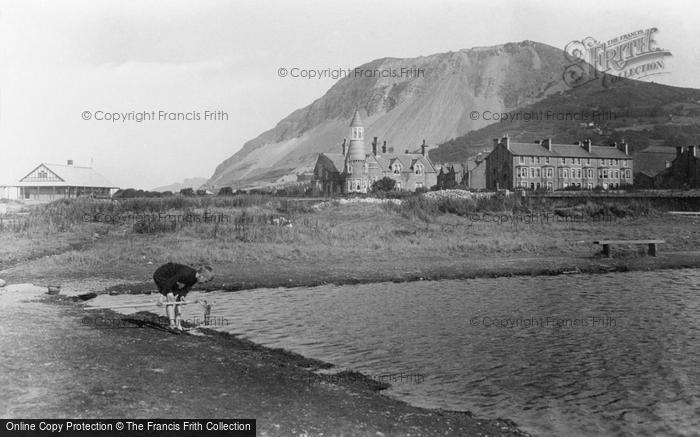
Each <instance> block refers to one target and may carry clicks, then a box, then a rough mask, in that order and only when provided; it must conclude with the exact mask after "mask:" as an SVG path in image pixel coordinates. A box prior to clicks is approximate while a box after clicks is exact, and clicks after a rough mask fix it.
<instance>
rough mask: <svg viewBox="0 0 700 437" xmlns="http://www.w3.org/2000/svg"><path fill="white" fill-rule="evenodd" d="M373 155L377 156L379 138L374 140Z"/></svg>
mask: <svg viewBox="0 0 700 437" xmlns="http://www.w3.org/2000/svg"><path fill="white" fill-rule="evenodd" d="M372 154H373V155H374V156H377V137H374V139H373V140H372Z"/></svg>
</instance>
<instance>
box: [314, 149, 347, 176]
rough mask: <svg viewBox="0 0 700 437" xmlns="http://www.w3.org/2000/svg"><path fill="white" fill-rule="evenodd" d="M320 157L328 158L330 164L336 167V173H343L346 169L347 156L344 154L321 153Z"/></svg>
mask: <svg viewBox="0 0 700 437" xmlns="http://www.w3.org/2000/svg"><path fill="white" fill-rule="evenodd" d="M320 156H324V157H326V158H327V159H328V161H330V163H331V164H333V167H335V171H337V172H338V173H340V172H341V171H343V169H344V168H345V155H343V154H342V153H321V154H320V155H319V157H320Z"/></svg>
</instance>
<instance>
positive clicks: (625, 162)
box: [622, 159, 627, 167]
mask: <svg viewBox="0 0 700 437" xmlns="http://www.w3.org/2000/svg"><path fill="white" fill-rule="evenodd" d="M622 166H623V167H627V160H626V159H623V160H622Z"/></svg>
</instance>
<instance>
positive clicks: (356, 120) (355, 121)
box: [350, 110, 362, 127]
mask: <svg viewBox="0 0 700 437" xmlns="http://www.w3.org/2000/svg"><path fill="white" fill-rule="evenodd" d="M357 126H362V118H360V111H357V110H355V115H353V116H352V121H351V122H350V127H357Z"/></svg>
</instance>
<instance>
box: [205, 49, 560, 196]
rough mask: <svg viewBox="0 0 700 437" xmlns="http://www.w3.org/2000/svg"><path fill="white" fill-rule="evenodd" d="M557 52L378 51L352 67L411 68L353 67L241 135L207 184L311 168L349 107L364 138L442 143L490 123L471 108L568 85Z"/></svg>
mask: <svg viewBox="0 0 700 437" xmlns="http://www.w3.org/2000/svg"><path fill="white" fill-rule="evenodd" d="M566 65H568V62H567V60H566V59H565V57H564V53H563V52H562V51H561V50H559V49H557V48H554V47H551V46H548V45H545V44H540V43H536V42H531V41H524V42H520V43H508V44H504V45H499V46H494V47H486V48H473V49H468V50H460V51H456V52H448V53H440V54H435V55H430V56H423V57H418V58H410V59H397V58H383V59H377V60H375V61H372V62H369V63H367V64H364V65H362V66H360V67H359V68H360V69H362V70H364V71H367V70H372V71H373V70H382V71H389V70H390V69H395V70H397V71H398V70H400V69H401V68H413V69H419V71H422V72H423V73H422V74H418V75H413V76H411V77H408V76H404V77H378V76H379V75H369V76H370V77H368V75H363V76H362V77H354V76H353V75H352V74H351V75H350V76H348V77H345V78H342V79H340V80H339V81H338V82H336V84H335V85H333V86H332V87H331V88H330V89H329V90H328V92H326V94H325V95H324V96H323V97H321V98H319V99H317V100H316V101H314V102H313V103H311V104H310V105H308V106H306V107H304V108H302V109H299V110H296V111H294V112H293V113H292V114H290V115H289V116H287V117H286V118H284V119H283V120H282V121H280V122H279V123H278V124H277V125H276V126H275V127H274V128H272V129H270V130H268V131H266V132H264V133H262V134H261V135H260V136H258V137H257V138H255V139H253V140H250V141H248V142H247V143H245V144H244V145H243V147H242V148H241V150H239V151H238V152H237V153H235V154H234V155H233V156H231V157H230V158H228V159H226V160H225V161H224V162H222V163H221V164H219V165H218V166H217V168H216V170H215V172H214V174H213V175H212V177H211V178H210V180H209V182H208V184H209V186H210V187H213V188H219V187H221V186H233V185H235V186H237V187H246V186H259V185H266V184H271V183H276V182H282V181H284V180H285V179H294V175H295V174H298V173H301V172H303V171H308V170H310V169H312V168H313V165H314V163H315V160H316V157H317V155H318V153H320V152H330V151H335V152H337V151H339V150H340V143H341V142H342V140H343V138H344V137H347V135H348V123H349V121H350V118H351V116H352V114H353V112H354V110H355V109H356V108H358V109H360V112H361V114H362V116H363V119H364V121H365V137H366V138H367V139H368V142H369V141H371V138H373V137H375V136H376V137H379V139H380V141H385V140H386V141H387V145H388V146H389V147H394V148H395V149H396V150H403V149H405V148H409V149H415V148H416V147H417V146H418V144H420V142H422V140H423V139H425V140H426V141H427V142H428V143H429V144H440V143H444V142H446V141H448V140H450V139H451V138H455V137H458V136H460V135H463V134H465V133H467V132H469V131H472V130H476V129H480V128H482V127H484V126H486V125H487V124H488V123H489V122H488V121H485V120H472V119H471V118H470V116H469V113H470V111H472V110H474V109H479V110H491V111H495V112H500V111H504V110H510V109H514V108H518V107H521V106H525V105H528V104H532V103H535V102H537V101H539V100H541V99H543V98H545V97H547V96H549V95H552V94H556V93H559V92H561V91H564V90H565V89H567V88H568V87H567V85H566V84H565V83H564V82H563V81H562V73H563V71H564V69H565V67H566Z"/></svg>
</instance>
